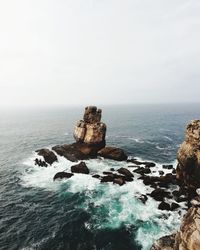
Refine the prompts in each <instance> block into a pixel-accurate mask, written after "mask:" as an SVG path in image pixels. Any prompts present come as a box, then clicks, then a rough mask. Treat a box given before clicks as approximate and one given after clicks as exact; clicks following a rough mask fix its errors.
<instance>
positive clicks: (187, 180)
mask: <svg viewBox="0 0 200 250" xmlns="http://www.w3.org/2000/svg"><path fill="white" fill-rule="evenodd" d="M177 159H178V166H177V170H176V172H177V179H178V180H180V181H181V182H182V183H183V184H185V185H186V186H188V187H189V188H199V187H200V120H193V121H191V123H190V124H189V125H188V126H187V129H186V137H185V141H184V142H183V144H182V145H181V147H180V149H179V151H178V154H177Z"/></svg>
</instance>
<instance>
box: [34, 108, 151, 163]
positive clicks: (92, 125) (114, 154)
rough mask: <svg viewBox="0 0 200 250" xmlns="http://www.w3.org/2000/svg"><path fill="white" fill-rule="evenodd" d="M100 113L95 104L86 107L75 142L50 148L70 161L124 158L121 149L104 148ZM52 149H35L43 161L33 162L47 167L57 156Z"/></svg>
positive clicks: (76, 129)
mask: <svg viewBox="0 0 200 250" xmlns="http://www.w3.org/2000/svg"><path fill="white" fill-rule="evenodd" d="M101 114H102V111H101V109H97V107H95V106H89V107H86V108H85V113H84V115H83V120H80V121H79V122H78V123H77V125H76V126H75V129H74V138H75V140H76V142H74V143H71V144H64V145H56V146H54V147H52V150H53V151H54V152H56V153H57V154H58V155H59V156H63V157H65V158H66V159H67V160H69V161H72V162H77V161H80V160H87V159H91V158H97V157H98V156H103V157H105V158H108V159H113V160H117V161H122V160H126V159H127V155H126V154H125V153H124V151H123V150H122V149H120V148H114V147H106V148H105V145H106V141H105V136H106V125H105V123H102V122H101ZM101 150H102V151H101ZM53 151H50V150H49V149H40V150H38V151H36V152H38V155H41V156H43V157H44V162H42V161H41V160H39V159H36V160H35V164H36V165H39V166H42V167H47V166H48V165H46V163H47V164H50V165H51V164H52V163H54V162H55V161H57V156H56V155H55V153H54V152H53ZM151 164H152V163H151Z"/></svg>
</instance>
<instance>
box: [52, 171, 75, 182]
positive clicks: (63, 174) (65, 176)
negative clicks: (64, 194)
mask: <svg viewBox="0 0 200 250" xmlns="http://www.w3.org/2000/svg"><path fill="white" fill-rule="evenodd" d="M73 175H74V174H72V173H67V172H58V173H57V174H55V175H54V177H53V180H54V181H55V180H57V179H69V178H71V177H72V176H73Z"/></svg>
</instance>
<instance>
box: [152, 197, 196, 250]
mask: <svg viewBox="0 0 200 250" xmlns="http://www.w3.org/2000/svg"><path fill="white" fill-rule="evenodd" d="M198 193H199V194H200V192H198ZM191 204H192V207H191V208H190V209H189V210H188V212H187V213H186V214H185V216H184V217H183V220H182V224H181V227H180V230H179V231H178V232H177V233H176V234H173V235H169V236H165V237H162V238H160V239H159V240H157V241H156V242H155V243H154V245H153V246H152V248H151V250H199V249H200V196H197V197H196V198H195V199H193V200H192V201H191Z"/></svg>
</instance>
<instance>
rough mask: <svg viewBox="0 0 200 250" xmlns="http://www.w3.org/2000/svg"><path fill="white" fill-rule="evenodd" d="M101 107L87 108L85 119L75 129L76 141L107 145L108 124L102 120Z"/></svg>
mask: <svg viewBox="0 0 200 250" xmlns="http://www.w3.org/2000/svg"><path fill="white" fill-rule="evenodd" d="M101 113H102V111H101V109H97V107H95V106H89V107H86V108H85V113H84V116H83V120H80V121H79V122H78V123H77V125H76V126H75V129H74V138H75V140H76V142H81V143H86V144H88V145H102V147H104V146H105V136H106V125H105V123H102V122H101Z"/></svg>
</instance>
